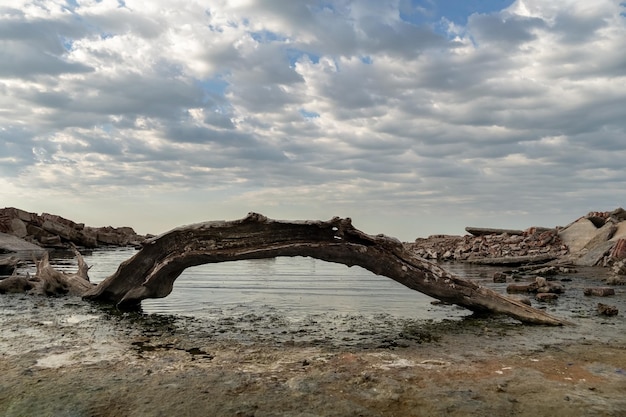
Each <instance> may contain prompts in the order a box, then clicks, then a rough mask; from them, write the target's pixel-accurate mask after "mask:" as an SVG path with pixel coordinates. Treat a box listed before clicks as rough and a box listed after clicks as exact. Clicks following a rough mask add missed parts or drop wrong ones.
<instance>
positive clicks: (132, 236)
mask: <svg viewBox="0 0 626 417" xmlns="http://www.w3.org/2000/svg"><path fill="white" fill-rule="evenodd" d="M0 233H4V234H6V235H10V236H14V237H17V238H20V239H23V240H24V241H26V242H30V243H33V244H35V245H37V246H40V247H46V248H67V247H69V246H70V245H71V244H74V245H76V246H82V247H85V248H96V247H101V246H138V245H140V244H141V243H142V242H143V241H144V240H145V237H144V236H141V235H138V234H137V233H135V231H134V230H133V229H132V228H130V227H111V226H107V227H88V226H85V225H84V224H83V223H75V222H73V221H71V220H68V219H65V218H63V217H61V216H57V215H53V214H48V213H43V214H41V215H38V214H37V213H29V212H27V211H24V210H20V209H17V208H13V207H7V208H3V209H0Z"/></svg>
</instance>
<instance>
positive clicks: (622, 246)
mask: <svg viewBox="0 0 626 417" xmlns="http://www.w3.org/2000/svg"><path fill="white" fill-rule="evenodd" d="M609 257H610V258H611V259H615V260H621V259H626V239H618V240H617V241H615V245H613V248H612V249H611V253H610V254H609Z"/></svg>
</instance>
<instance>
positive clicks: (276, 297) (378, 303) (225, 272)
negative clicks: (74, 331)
mask: <svg viewBox="0 0 626 417" xmlns="http://www.w3.org/2000/svg"><path fill="white" fill-rule="evenodd" d="M134 253H135V251H134V250H133V249H115V250H98V251H93V252H91V253H86V254H85V261H86V262H87V264H88V265H90V266H91V269H90V270H89V276H90V278H91V280H92V281H93V282H100V281H102V280H103V279H104V278H106V277H107V276H109V275H111V274H113V272H115V270H116V269H117V267H118V266H119V264H120V263H121V262H123V261H124V260H126V259H128V258H130V257H131V256H132V255H133V254H134ZM55 262H56V263H57V264H60V267H61V268H63V269H68V270H72V269H73V268H74V265H75V261H73V260H72V259H71V258H70V257H66V259H62V258H58V257H55ZM432 301H433V299H432V298H430V297H428V296H426V295H424V294H422V293H419V292H417V291H413V290H410V289H408V288H406V287H404V286H403V285H401V284H399V283H397V282H395V281H393V280H391V279H389V278H386V277H382V276H378V275H375V274H373V273H371V272H369V271H367V270H365V269H363V268H360V267H357V266H354V267H347V266H345V265H342V264H334V263H330V262H325V261H320V260H317V259H313V258H304V257H294V258H288V257H280V258H272V259H253V260H242V261H235V262H222V263H217V264H207V265H201V266H197V267H193V268H188V269H186V270H185V271H184V272H183V274H182V275H181V276H180V277H179V278H178V279H177V280H176V282H175V283H174V290H173V292H172V293H171V294H170V295H169V296H167V297H166V298H162V299H155V300H145V301H143V302H142V305H143V308H144V311H146V312H148V313H168V314H184V315H194V316H205V317H206V316H214V315H216V314H221V312H222V310H224V309H225V310H229V311H233V312H237V311H239V312H256V313H257V314H258V313H262V312H264V311H267V310H268V308H271V309H272V310H273V311H279V312H280V313H281V314H284V315H285V316H288V317H292V318H303V317H305V316H308V315H311V314H320V313H333V314H363V315H373V314H381V313H384V314H390V315H393V316H401V317H406V318H417V319H443V318H460V317H463V316H465V315H467V314H469V312H468V311H466V310H464V309H460V308H457V307H454V306H434V305H432V304H431V302H432Z"/></svg>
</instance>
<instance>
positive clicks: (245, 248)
mask: <svg viewBox="0 0 626 417" xmlns="http://www.w3.org/2000/svg"><path fill="white" fill-rule="evenodd" d="M277 256H310V257H312V258H317V259H321V260H324V261H328V262H336V263H342V264H345V265H347V266H353V265H359V266H361V267H363V268H365V269H368V270H369V271H372V272H373V273H375V274H378V275H384V276H386V277H389V278H391V279H393V280H395V281H397V282H399V283H401V284H403V285H405V286H406V287H408V288H411V289H413V290H416V291H419V292H422V293H424V294H426V295H429V296H431V297H433V298H437V299H439V300H441V301H444V302H447V303H453V304H457V305H460V306H463V307H465V308H468V309H470V310H472V311H488V312H495V313H503V314H507V315H509V316H511V317H514V318H516V319H518V320H520V321H522V322H526V323H536V324H549V325H562V324H566V323H567V322H566V321H565V320H562V319H559V318H556V317H553V316H551V315H549V314H547V313H545V312H543V311H541V310H537V309H534V308H532V307H529V306H528V305H526V304H524V303H522V302H520V301H518V300H514V299H511V298H508V297H505V296H503V295H500V294H498V293H496V292H495V291H492V290H490V289H488V288H484V287H481V286H479V285H478V284H476V283H474V282H471V281H468V280H464V279H462V278H460V277H458V276H456V275H454V274H451V273H449V272H447V271H445V270H444V269H443V268H441V267H440V266H438V265H437V264H434V263H432V262H428V261H426V260H424V259H422V258H419V257H417V256H416V255H414V254H413V253H412V252H411V251H410V250H408V249H407V248H405V246H404V245H403V244H402V243H401V242H400V241H398V240H397V239H394V238H390V237H387V236H384V235H378V236H371V235H368V234H365V233H363V232H361V231H360V230H358V229H356V228H354V227H353V226H352V223H351V220H350V219H349V218H345V219H344V218H338V217H335V218H333V219H331V220H329V221H291V222H288V221H277V220H271V219H268V218H266V217H265V216H263V215H260V214H256V213H250V214H249V215H248V216H247V217H245V218H244V219H241V220H235V221H217V222H205V223H199V224H194V225H190V226H184V227H180V228H177V229H174V230H172V231H170V232H167V233H165V234H163V235H161V236H158V237H156V238H153V239H151V240H149V241H147V242H146V243H145V245H144V247H143V248H142V249H141V250H140V251H139V252H138V253H137V254H136V255H135V256H133V257H132V258H130V259H129V260H127V261H125V262H123V263H122V264H121V265H120V266H119V268H118V270H117V271H116V272H115V273H114V274H113V275H111V276H110V277H108V278H107V279H105V280H104V281H103V282H101V283H100V284H99V285H98V286H96V287H94V288H92V289H90V290H88V291H87V292H86V293H85V298H86V299H89V300H96V301H101V302H105V303H113V304H116V305H117V306H118V307H119V308H120V309H133V308H137V307H138V306H139V305H140V303H141V301H142V300H144V299H146V298H162V297H165V296H167V295H168V294H170V292H171V291H172V288H173V285H174V281H175V280H176V278H178V277H179V276H180V274H181V273H182V272H183V271H184V270H185V269H186V268H189V267H192V266H196V265H202V264H208V263H216V262H226V261H237V260H242V259H260V258H274V257H277Z"/></svg>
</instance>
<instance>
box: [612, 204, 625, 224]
mask: <svg viewBox="0 0 626 417" xmlns="http://www.w3.org/2000/svg"><path fill="white" fill-rule="evenodd" d="M609 215H610V217H611V218H613V219H615V220H617V221H618V222H623V221H626V210H624V209H623V208H621V207H619V208H616V209H615V210H613V211H612V212H611V213H609Z"/></svg>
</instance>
